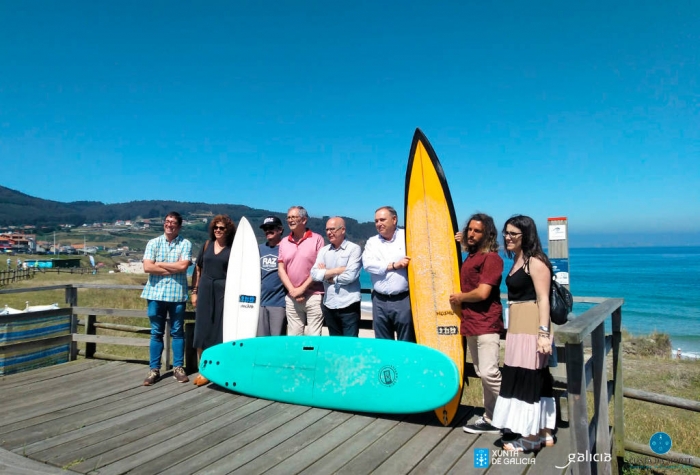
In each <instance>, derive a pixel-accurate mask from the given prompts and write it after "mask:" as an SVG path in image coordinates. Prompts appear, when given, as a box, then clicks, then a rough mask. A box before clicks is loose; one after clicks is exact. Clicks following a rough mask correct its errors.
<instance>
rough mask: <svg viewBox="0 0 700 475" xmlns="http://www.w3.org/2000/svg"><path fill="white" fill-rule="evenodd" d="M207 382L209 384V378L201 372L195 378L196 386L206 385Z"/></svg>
mask: <svg viewBox="0 0 700 475" xmlns="http://www.w3.org/2000/svg"><path fill="white" fill-rule="evenodd" d="M205 384H209V380H208V379H207V378H205V377H204V376H202V375H201V374H198V375H197V377H196V378H194V385H195V386H204V385H205Z"/></svg>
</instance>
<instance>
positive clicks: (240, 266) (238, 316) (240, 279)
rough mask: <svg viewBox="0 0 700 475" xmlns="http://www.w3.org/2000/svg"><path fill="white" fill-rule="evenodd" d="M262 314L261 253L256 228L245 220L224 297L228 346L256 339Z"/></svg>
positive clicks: (234, 248)
mask: <svg viewBox="0 0 700 475" xmlns="http://www.w3.org/2000/svg"><path fill="white" fill-rule="evenodd" d="M259 314H260V251H259V249H258V241H257V240H256V239H255V233H254V232H253V228H252V227H251V226H250V223H249V222H248V220H247V219H245V218H241V221H240V223H238V229H237V230H236V237H235V238H234V239H233V245H232V246H231V257H230V258H229V261H228V271H227V273H226V293H225V295H224V343H225V342H227V341H233V340H239V339H241V338H253V337H255V336H256V335H257V333H258V317H259Z"/></svg>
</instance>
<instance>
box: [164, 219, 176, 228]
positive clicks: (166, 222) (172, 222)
mask: <svg viewBox="0 0 700 475" xmlns="http://www.w3.org/2000/svg"><path fill="white" fill-rule="evenodd" d="M165 224H166V225H167V226H179V224H177V221H170V220H168V219H166V220H165Z"/></svg>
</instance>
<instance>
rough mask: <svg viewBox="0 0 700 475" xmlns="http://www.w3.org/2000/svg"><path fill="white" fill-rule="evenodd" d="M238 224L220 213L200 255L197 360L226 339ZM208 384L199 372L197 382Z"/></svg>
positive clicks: (195, 289)
mask: <svg viewBox="0 0 700 475" xmlns="http://www.w3.org/2000/svg"><path fill="white" fill-rule="evenodd" d="M235 234H236V225H235V224H233V221H231V218H229V217H228V216H226V215H225V214H223V215H222V214H219V215H217V216H215V217H214V219H212V220H211V223H210V224H209V238H210V240H209V241H207V242H206V243H205V244H204V246H203V247H202V250H201V251H200V252H199V256H198V257H197V267H198V269H197V270H198V271H199V272H198V275H199V278H198V279H197V281H196V282H193V283H192V305H193V306H194V307H195V310H196V311H195V322H194V342H193V343H194V347H195V348H196V349H197V362H198V363H199V360H200V358H201V357H202V352H203V351H204V350H205V349H207V348H209V347H210V346H214V345H216V344H219V343H221V342H222V341H223V315H224V290H225V289H226V272H227V270H228V258H229V256H230V255H231V244H232V243H233V236H234V235H235ZM207 383H209V380H208V379H207V378H205V377H204V376H202V375H201V374H200V375H197V377H196V378H195V380H194V384H196V385H197V386H202V385H204V384H207Z"/></svg>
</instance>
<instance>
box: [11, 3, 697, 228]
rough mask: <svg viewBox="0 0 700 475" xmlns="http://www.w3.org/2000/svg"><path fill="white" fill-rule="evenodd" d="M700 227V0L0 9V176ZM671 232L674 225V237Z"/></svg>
mask: <svg viewBox="0 0 700 475" xmlns="http://www.w3.org/2000/svg"><path fill="white" fill-rule="evenodd" d="M416 127H420V128H421V129H422V130H423V132H424V133H425V134H426V136H427V137H428V139H429V140H430V141H431V143H432V145H433V147H434V149H435V151H436V152H437V154H438V157H439V158H440V160H441V162H442V165H443V168H444V170H445V173H446V175H447V179H448V183H449V185H450V188H451V192H452V195H453V198H454V202H455V207H456V211H457V216H458V219H459V221H460V224H462V223H463V221H464V220H465V219H466V218H467V216H468V215H469V214H471V213H472V212H474V211H477V210H479V211H483V212H487V213H490V214H492V215H493V216H494V217H495V218H496V221H497V225H499V226H500V225H501V224H502V222H503V221H504V220H505V219H506V218H507V217H508V216H510V215H512V214H515V213H523V214H529V215H531V216H533V217H534V218H536V220H537V222H538V223H539V224H540V225H541V226H544V225H545V223H546V218H547V217H548V216H561V215H564V216H568V217H569V220H570V223H571V229H572V233H573V232H579V233H583V234H590V235H594V234H596V233H603V232H606V233H607V232H610V233H632V234H639V233H647V232H659V233H664V232H666V233H668V232H678V233H685V234H687V235H689V236H696V237H697V236H698V235H699V233H700V2H697V1H695V0H692V1H673V2H660V1H656V0H655V1H641V2H639V1H635V2H631V1H624V2H623V1H619V2H607V1H606V2H584V4H581V2H561V1H547V2H538V1H535V2H519V1H506V2H471V1H469V2H467V1H452V2H427V1H426V2H408V1H392V2H389V1H387V2H377V1H355V2H328V1H303V0H296V1H275V2H260V1H235V2H231V1H227V2H219V1H207V2H171V1H167V2H165V1H157V2H156V1H146V2H91V1H80V2H77V1H65V2H55V1H32V2H19V1H7V2H0V163H1V164H2V165H1V171H0V177H1V178H0V184H2V185H4V186H8V187H10V188H13V189H16V190H19V191H22V192H24V193H27V194H30V195H33V196H37V197H41V198H45V199H52V200H57V201H77V200H97V201H102V202H105V203H117V202H124V201H132V200H142V199H174V200H180V201H204V202H210V203H234V204H244V205H248V206H252V207H256V208H267V209H271V210H275V211H282V212H284V211H285V210H286V209H287V208H288V207H289V206H290V205H292V204H302V205H304V206H305V207H306V208H307V209H308V210H309V212H310V214H311V215H313V216H322V215H335V214H338V215H343V216H349V217H352V218H356V219H358V220H360V221H367V220H371V219H372V218H373V212H374V209H375V208H377V207H378V206H380V205H384V204H393V205H394V206H396V207H397V208H398V209H400V210H402V208H403V187H404V176H405V169H406V164H407V159H408V152H409V147H410V144H411V138H412V136H413V132H414V130H415V128H416ZM679 235H680V236H682V234H679Z"/></svg>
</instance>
